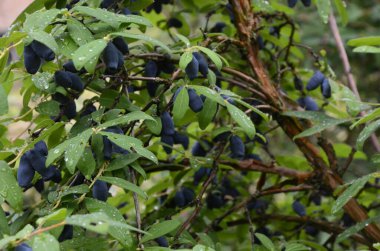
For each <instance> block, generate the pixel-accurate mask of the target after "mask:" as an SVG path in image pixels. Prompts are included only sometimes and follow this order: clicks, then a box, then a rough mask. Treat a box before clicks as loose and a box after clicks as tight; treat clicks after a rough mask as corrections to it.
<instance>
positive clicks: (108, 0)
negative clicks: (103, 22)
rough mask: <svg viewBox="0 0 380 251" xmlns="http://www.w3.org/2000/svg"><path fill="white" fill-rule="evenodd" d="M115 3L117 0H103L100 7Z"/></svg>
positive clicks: (107, 6) (105, 7)
mask: <svg viewBox="0 0 380 251" xmlns="http://www.w3.org/2000/svg"><path fill="white" fill-rule="evenodd" d="M114 3H115V0H103V1H102V3H101V4H100V8H104V9H107V8H109V7H110V6H111V5H112V4H114Z"/></svg>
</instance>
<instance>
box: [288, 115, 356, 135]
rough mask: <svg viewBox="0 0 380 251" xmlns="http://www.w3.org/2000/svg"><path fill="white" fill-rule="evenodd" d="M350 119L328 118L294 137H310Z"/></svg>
mask: <svg viewBox="0 0 380 251" xmlns="http://www.w3.org/2000/svg"><path fill="white" fill-rule="evenodd" d="M348 121H350V120H349V119H331V120H326V121H324V122H322V123H320V124H316V125H314V126H313V127H310V128H308V129H306V130H305V131H303V132H301V133H300V134H298V135H296V136H295V137H294V138H293V139H298V138H303V137H308V136H310V135H313V134H316V133H319V132H322V131H323V130H325V129H327V128H330V127H332V126H336V125H340V124H343V123H346V122H348Z"/></svg>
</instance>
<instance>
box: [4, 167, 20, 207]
mask: <svg viewBox="0 0 380 251" xmlns="http://www.w3.org/2000/svg"><path fill="white" fill-rule="evenodd" d="M0 173H1V175H0V197H1V198H3V199H4V200H6V201H7V202H8V204H9V205H10V206H11V207H12V208H13V209H15V210H16V211H21V210H22V202H23V193H22V190H21V188H20V187H19V186H18V184H17V181H16V178H15V176H14V175H13V172H12V169H11V168H10V167H9V166H8V164H7V163H6V162H5V161H0Z"/></svg>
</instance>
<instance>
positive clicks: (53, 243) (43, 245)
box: [31, 233, 60, 251]
mask: <svg viewBox="0 0 380 251" xmlns="http://www.w3.org/2000/svg"><path fill="white" fill-rule="evenodd" d="M31 243H32V245H31V246H32V249H33V250H39V251H59V250H60V249H59V243H58V240H57V239H56V238H54V236H52V235H51V234H47V233H41V234H38V235H35V236H34V237H33V239H32V241H31Z"/></svg>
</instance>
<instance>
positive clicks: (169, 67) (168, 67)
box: [158, 59, 176, 74]
mask: <svg viewBox="0 0 380 251" xmlns="http://www.w3.org/2000/svg"><path fill="white" fill-rule="evenodd" d="M158 67H159V70H161V71H163V72H164V73H166V74H172V73H173V72H174V71H175V69H176V67H175V65H174V64H173V63H172V62H170V60H169V59H165V60H163V61H161V62H160V64H159V66H158Z"/></svg>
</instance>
